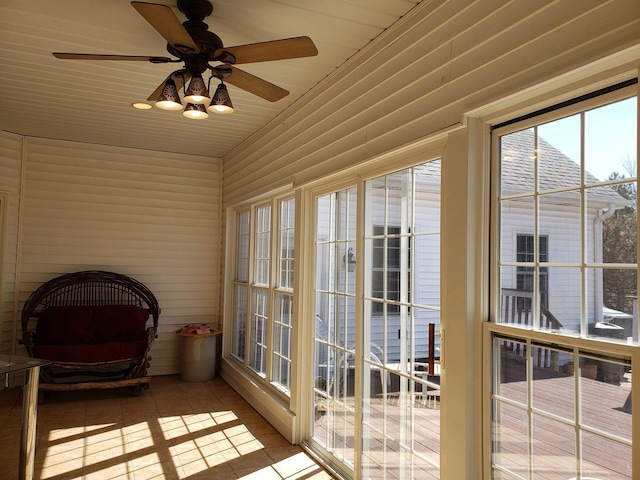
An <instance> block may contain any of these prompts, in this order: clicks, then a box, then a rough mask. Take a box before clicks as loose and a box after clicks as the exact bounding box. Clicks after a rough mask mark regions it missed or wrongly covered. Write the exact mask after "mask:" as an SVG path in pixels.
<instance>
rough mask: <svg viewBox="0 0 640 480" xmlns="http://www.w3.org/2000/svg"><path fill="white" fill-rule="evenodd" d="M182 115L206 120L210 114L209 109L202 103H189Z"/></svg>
mask: <svg viewBox="0 0 640 480" xmlns="http://www.w3.org/2000/svg"><path fill="white" fill-rule="evenodd" d="M182 115H184V116H185V117H187V118H193V119H194V120H204V119H205V118H207V117H208V116H209V114H208V113H207V109H206V108H205V106H204V105H202V104H201V103H187V106H186V107H184V112H182Z"/></svg>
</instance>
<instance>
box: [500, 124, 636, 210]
mask: <svg viewBox="0 0 640 480" xmlns="http://www.w3.org/2000/svg"><path fill="white" fill-rule="evenodd" d="M537 149H538V150H537V154H538V189H539V191H545V190H557V189H573V191H570V192H566V193H564V195H566V196H567V197H575V199H576V200H577V199H578V198H579V190H578V189H579V187H580V166H579V165H578V164H576V163H575V162H574V161H573V160H571V159H570V158H569V157H567V156H566V155H564V154H563V153H562V152H560V151H559V150H558V149H557V148H555V147H554V146H553V145H551V144H550V143H549V142H547V141H546V140H544V139H543V138H541V137H538V146H537ZM534 155H535V144H534V134H533V129H527V130H520V131H518V132H514V133H511V134H509V135H505V136H503V137H501V160H502V161H501V162H500V163H501V169H502V170H501V185H502V191H503V193H505V194H515V193H525V192H533V178H534V177H533V168H534ZM597 183H601V181H600V180H598V179H597V178H596V177H594V176H593V175H591V174H590V173H589V172H585V184H587V185H593V184H597ZM587 198H588V199H589V200H596V199H597V200H599V201H605V202H614V203H616V204H623V205H626V204H628V203H629V201H628V200H626V199H625V198H624V197H622V196H621V195H620V194H619V193H618V192H616V191H615V190H614V189H613V188H611V187H609V186H602V187H597V188H590V189H589V190H588V192H587Z"/></svg>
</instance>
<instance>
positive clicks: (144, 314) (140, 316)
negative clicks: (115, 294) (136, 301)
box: [91, 305, 149, 342]
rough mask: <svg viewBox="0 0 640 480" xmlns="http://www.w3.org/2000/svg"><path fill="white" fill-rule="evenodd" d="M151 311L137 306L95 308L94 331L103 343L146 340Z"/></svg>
mask: <svg viewBox="0 0 640 480" xmlns="http://www.w3.org/2000/svg"><path fill="white" fill-rule="evenodd" d="M148 319H149V310H147V309H146V308H141V307H136V306H135V305H102V306H99V307H93V318H92V320H91V322H92V329H93V331H94V332H95V334H96V336H97V338H99V339H100V341H101V342H129V341H132V340H146V339H147V333H146V331H145V324H146V323H147V320H148Z"/></svg>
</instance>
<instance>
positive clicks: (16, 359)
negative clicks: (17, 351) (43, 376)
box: [0, 355, 51, 480]
mask: <svg viewBox="0 0 640 480" xmlns="http://www.w3.org/2000/svg"><path fill="white" fill-rule="evenodd" d="M50 363H51V362H50V361H49V360H41V359H39V358H31V357H24V356H19V355H0V375H5V377H8V375H9V374H10V373H17V372H25V374H26V382H25V384H24V390H23V392H22V433H21V438H20V476H19V477H18V478H19V480H32V479H33V469H34V464H35V450H36V419H37V410H38V384H39V380H40V367H42V366H43V365H49V364H50ZM5 384H6V382H5Z"/></svg>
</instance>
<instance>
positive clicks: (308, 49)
mask: <svg viewBox="0 0 640 480" xmlns="http://www.w3.org/2000/svg"><path fill="white" fill-rule="evenodd" d="M225 53H230V54H231V55H233V56H234V57H235V61H229V62H227V59H226V57H225ZM317 54H318V49H317V48H316V46H315V45H314V43H313V40H311V39H310V38H309V37H294V38H284V39H282V40H273V41H271V42H260V43H251V44H248V45H239V46H235V47H224V48H220V49H218V50H216V52H215V57H216V58H221V61H223V62H227V63H231V64H241V63H254V62H267V61H271V60H286V59H288V58H300V57H313V56H314V55H317Z"/></svg>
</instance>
